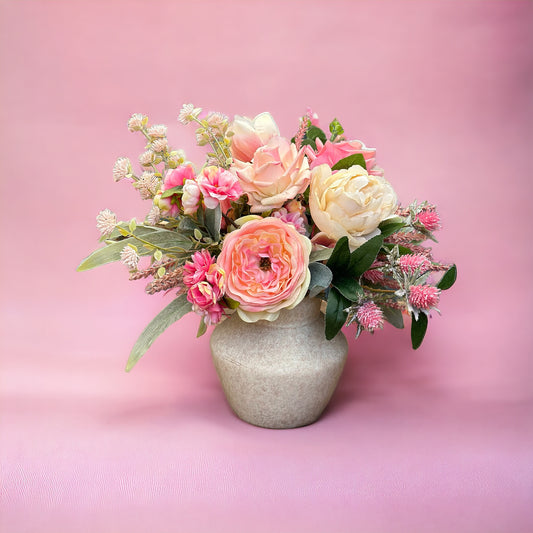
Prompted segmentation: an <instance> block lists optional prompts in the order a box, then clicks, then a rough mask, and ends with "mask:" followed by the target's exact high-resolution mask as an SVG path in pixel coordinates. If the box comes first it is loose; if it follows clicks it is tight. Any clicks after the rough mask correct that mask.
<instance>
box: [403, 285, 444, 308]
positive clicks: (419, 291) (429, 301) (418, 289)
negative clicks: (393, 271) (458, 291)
mask: <svg viewBox="0 0 533 533" xmlns="http://www.w3.org/2000/svg"><path fill="white" fill-rule="evenodd" d="M439 297H440V290H439V289H437V287H432V286H431V285H412V286H411V287H410V289H409V297H408V299H409V303H410V304H411V305H412V306H413V307H416V308H418V309H422V310H428V309H433V308H435V307H436V306H437V304H438V303H439Z"/></svg>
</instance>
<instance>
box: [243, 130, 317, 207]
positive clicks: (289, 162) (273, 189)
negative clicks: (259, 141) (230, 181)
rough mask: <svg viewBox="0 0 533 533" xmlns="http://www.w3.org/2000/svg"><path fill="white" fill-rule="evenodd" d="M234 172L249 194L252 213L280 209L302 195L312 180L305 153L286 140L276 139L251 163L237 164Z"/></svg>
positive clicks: (263, 148) (258, 150) (257, 153)
mask: <svg viewBox="0 0 533 533" xmlns="http://www.w3.org/2000/svg"><path fill="white" fill-rule="evenodd" d="M234 171H235V172H236V173H237V176H238V177H239V180H240V182H241V186H242V189H243V191H244V192H245V193H247V195H248V203H249V204H250V205H251V211H252V213H262V212H264V211H269V210H270V209H276V208H279V207H281V206H282V205H283V204H284V203H285V202H286V201H287V200H290V199H292V198H294V197H295V196H296V195H297V194H300V193H303V192H304V191H305V189H307V186H308V185H309V180H310V175H311V173H310V171H309V163H308V162H307V158H306V157H305V154H304V150H303V149H301V150H300V151H298V150H297V149H296V145H295V144H294V143H291V142H289V141H288V140H287V139H285V138H283V137H274V138H272V139H271V140H270V141H269V143H268V144H267V145H265V146H261V147H260V148H258V149H257V150H256V152H255V153H254V157H253V162H252V163H244V162H242V161H235V165H234Z"/></svg>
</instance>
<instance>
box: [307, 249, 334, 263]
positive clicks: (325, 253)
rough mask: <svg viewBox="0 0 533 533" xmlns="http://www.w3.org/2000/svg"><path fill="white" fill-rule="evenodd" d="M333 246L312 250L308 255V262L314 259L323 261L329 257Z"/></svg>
mask: <svg viewBox="0 0 533 533" xmlns="http://www.w3.org/2000/svg"><path fill="white" fill-rule="evenodd" d="M332 252H333V248H321V249H319V250H313V251H312V252H311V254H310V255H309V263H313V262H314V261H325V260H326V259H329V258H330V257H331V254H332Z"/></svg>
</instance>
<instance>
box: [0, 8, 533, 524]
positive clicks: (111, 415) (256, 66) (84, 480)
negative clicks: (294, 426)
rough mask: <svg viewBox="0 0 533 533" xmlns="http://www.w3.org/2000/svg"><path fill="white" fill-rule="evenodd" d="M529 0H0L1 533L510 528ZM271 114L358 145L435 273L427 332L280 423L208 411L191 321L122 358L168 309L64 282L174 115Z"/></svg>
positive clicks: (215, 408)
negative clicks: (417, 344)
mask: <svg viewBox="0 0 533 533" xmlns="http://www.w3.org/2000/svg"><path fill="white" fill-rule="evenodd" d="M532 15H533V4H532V3H531V2H529V1H512V0H511V1H490V2H486V1H465V2H452V1H405V2H397V1H380V2H370V1H368V2H358V1H352V2H350V1H347V0H346V1H341V0H333V1H329V2H322V1H314V0H310V1H306V2H303V1H302V2H300V1H293V2H286V1H282V0H274V1H270V2H268V3H266V2H250V1H245V0H239V1H232V2H215V1H197V2H176V1H170V0H169V1H154V2H141V1H128V2H125V1H124V2H120V1H115V2H104V1H100V2H98V1H88V0H85V1H78V2H69V1H67V0H62V1H53V2H52V1H49V2H45V1H24V2H18V1H15V0H12V1H8V0H2V1H0V58H1V71H0V76H1V82H0V83H1V85H0V91H1V94H0V98H1V102H2V106H1V108H0V114H1V115H0V150H1V165H2V174H1V178H0V183H1V195H0V216H1V226H0V228H1V249H2V252H1V253H2V261H1V263H0V264H1V267H0V268H1V269H2V276H1V278H0V279H1V283H2V286H1V293H0V294H1V318H0V320H1V326H0V327H1V328H2V331H1V343H2V346H1V373H0V468H1V470H0V485H1V486H0V490H1V499H0V531H1V532H2V533H4V532H6V533H21V532H32V533H33V532H38V533H45V532H46V533H48V532H50V533H52V532H54V533H63V532H65V533H77V532H91V533H92V532H103V533H112V532H118V531H121V532H122V531H128V532H129V533H141V532H142V533H145V532H152V531H157V532H193V533H195V532H196V533H200V532H210V533H223V532H228V533H229V532H241V531H242V532H251V533H256V532H257V533H261V532H265V533H266V532H274V531H276V532H291V533H295V532H296V533H297V532H310V533H314V532H316V533H318V532H325V531H331V532H353V531H365V532H412V531H431V532H445V531H455V532H478V531H483V532H484V533H487V532H509V531H513V532H515V533H519V532H526V531H531V530H533V512H532V511H531V508H530V504H531V502H532V501H533V446H532V444H533V431H532V429H533V428H532V419H533V416H532V415H533V409H532V382H533V379H532V377H533V364H532V357H531V352H532V349H531V347H532V330H533V328H532V327H531V318H532V316H531V298H532V296H533V294H532V284H531V264H532V259H533V258H532V251H531V250H532V246H531V243H530V235H531V233H530V231H531V197H532V192H533V190H532V186H531V177H532V171H533V165H532V159H531V147H532V144H533V114H532V113H533V105H532V104H533V99H532V94H533V93H532V89H533V83H532V73H533V72H532V54H531V51H532V49H533V39H532V31H531V28H532ZM189 101H191V102H194V103H195V104H196V105H199V106H202V107H204V108H205V109H207V110H218V111H222V112H225V113H226V114H228V115H230V116H232V115H233V114H243V115H248V116H253V115H255V114H257V113H259V112H262V111H264V110H269V111H271V112H272V113H273V115H274V116H275V118H276V120H277V122H278V124H279V126H280V128H281V130H282V132H283V133H284V134H285V135H287V136H290V135H292V134H293V132H294V130H295V128H296V126H297V117H298V116H300V115H301V114H303V113H304V112H305V109H306V106H307V105H310V106H312V107H313V108H314V109H315V110H316V111H317V112H318V113H319V115H320V116H321V117H322V120H323V124H327V123H328V121H329V120H330V119H331V118H333V117H334V116H337V117H338V118H339V119H340V120H341V122H342V123H343V125H344V126H345V129H346V130H347V133H348V134H349V135H350V136H352V137H355V138H360V139H362V140H364V141H365V142H366V143H367V144H368V145H370V146H377V148H378V162H379V164H380V165H381V166H383V167H384V168H385V170H386V175H387V177H388V178H389V180H390V181H391V182H392V183H393V185H394V187H395V189H396V191H397V193H398V195H399V197H400V199H401V200H402V201H403V202H404V203H408V202H410V201H411V200H412V199H414V198H417V199H419V200H422V199H428V200H430V201H433V202H435V203H436V204H438V206H439V209H440V212H441V215H442V219H443V222H444V225H445V229H444V231H442V233H441V234H440V243H439V244H438V245H436V246H435V252H436V256H437V257H439V258H441V259H442V260H447V261H455V262H457V264H458V268H459V279H458V282H457V285H456V286H455V287H454V289H453V290H451V291H449V292H448V293H446V294H444V296H443V298H442V305H441V310H442V317H438V316H436V317H434V319H433V320H432V321H431V323H430V330H429V334H428V337H427V339H426V341H425V343H424V345H423V347H422V348H421V349H420V350H418V351H417V352H412V351H411V349H410V346H409V335H408V332H407V331H404V332H398V331H395V330H393V329H392V328H390V327H386V328H385V330H384V331H382V332H379V333H378V334H376V335H375V336H374V337H370V336H369V335H363V337H362V338H360V339H359V340H358V341H357V342H355V341H354V340H353V338H352V337H353V335H354V331H353V330H348V331H347V335H348V336H349V337H350V356H349V360H348V363H347V367H346V371H345V373H344V375H343V378H342V381H341V383H340V386H339V389H338V391H337V393H336V396H335V397H334V399H333V401H332V404H331V406H330V408H328V410H327V411H326V413H325V415H324V416H323V418H322V419H321V420H320V421H319V422H318V423H316V424H315V425H312V426H309V427H306V428H302V429H298V430H292V431H269V430H263V429H259V428H255V427H252V426H248V425H246V424H244V423H242V422H240V421H239V420H238V419H236V418H235V417H234V416H233V415H232V414H231V412H230V410H229V408H228V407H227V405H226V403H225V401H224V399H223V396H222V392H221V390H220V387H219V385H218V382H217V378H216V375H215V372H214V370H213V367H212V363H211V361H210V355H209V348H208V338H207V336H206V337H204V338H202V339H201V340H199V341H197V340H196V339H195V331H196V325H197V320H196V317H193V316H190V317H186V318H185V319H183V320H182V321H181V322H179V323H177V324H175V325H173V326H172V327H171V328H170V329H169V330H168V331H167V332H166V333H165V334H164V335H163V336H162V337H161V338H160V339H159V340H158V341H157V342H156V343H155V344H154V346H153V347H152V349H151V351H150V352H149V354H148V355H147V356H146V357H145V359H143V360H142V361H141V363H140V364H139V365H138V367H137V368H136V369H135V370H134V371H133V372H132V373H131V374H125V373H124V371H123V368H124V365H125V362H126V359H127V355H128V353H129V350H130V348H131V346H132V344H133V342H134V341H135V339H136V338H137V335H138V334H139V333H140V331H141V330H142V328H143V327H144V326H145V324H146V323H147V322H148V321H149V320H150V319H151V318H152V317H153V316H154V314H155V313H156V312H157V311H158V310H160V309H161V308H162V307H163V306H164V305H166V302H167V301H168V299H167V300H165V299H164V298H163V297H161V296H157V297H149V296H145V295H144V294H143V286H142V284H135V283H133V282H129V281H128V280H127V273H126V269H125V267H123V266H122V265H112V266H108V267H104V268H102V269H98V270H95V271H91V272H86V273H76V272H75V268H76V266H77V265H78V263H79V262H80V259H81V258H83V257H85V256H86V255H87V254H88V252H89V251H91V250H92V249H93V248H95V247H96V246H97V237H98V233H97V230H96V229H95V226H94V218H95V216H96V214H97V213H98V211H99V210H100V209H103V208H104V207H109V208H111V209H113V210H114V211H116V212H117V213H118V214H119V216H120V217H121V218H123V219H128V218H130V217H132V216H137V217H138V218H142V216H143V215H144V213H145V212H146V211H147V209H148V207H149V206H147V205H146V203H143V202H141V201H140V200H139V199H138V197H137V193H136V192H135V191H134V190H133V189H132V188H131V187H130V186H129V185H127V184H125V183H120V184H116V185H115V184H113V181H112V176H111V168H112V165H113V163H114V160H115V158H116V157H117V156H119V155H127V156H129V157H132V158H133V157H135V156H136V154H138V153H139V152H140V151H141V149H142V141H141V139H140V138H138V137H137V136H134V135H132V134H130V133H129V132H128V131H127V129H126V126H125V124H126V121H127V119H128V117H129V115H130V114H131V113H133V112H144V113H147V114H148V115H149V116H150V118H151V120H152V121H153V123H161V122H163V123H167V124H168V125H169V137H170V140H171V142H172V144H173V145H174V146H175V147H182V148H184V149H185V150H186V152H187V153H188V154H189V155H190V156H191V158H193V159H195V160H196V161H197V162H201V157H202V151H201V150H200V149H197V148H196V147H195V146H194V135H193V130H192V128H187V127H184V126H180V125H179V124H178V123H177V121H176V117H177V113H178V111H179V108H180V106H181V104H182V103H185V102H189Z"/></svg>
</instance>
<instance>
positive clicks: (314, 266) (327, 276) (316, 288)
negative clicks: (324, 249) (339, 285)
mask: <svg viewBox="0 0 533 533" xmlns="http://www.w3.org/2000/svg"><path fill="white" fill-rule="evenodd" d="M309 271H310V272H311V281H310V282H309V296H310V297H311V298H313V297H315V296H317V295H318V294H319V293H320V292H322V291H323V290H324V289H327V288H328V287H329V286H330V284H331V280H332V279H333V273H332V272H331V270H330V269H329V268H328V267H327V266H326V265H324V264H323V263H310V264H309Z"/></svg>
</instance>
